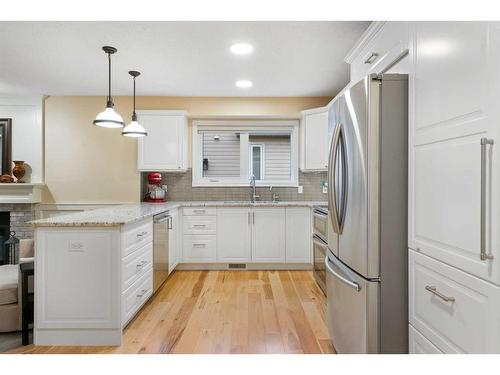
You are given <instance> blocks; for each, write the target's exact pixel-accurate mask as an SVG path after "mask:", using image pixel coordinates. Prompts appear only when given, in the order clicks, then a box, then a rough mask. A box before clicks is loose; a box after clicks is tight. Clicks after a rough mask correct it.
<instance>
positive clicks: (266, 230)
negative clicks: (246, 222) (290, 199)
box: [252, 207, 286, 263]
mask: <svg viewBox="0 0 500 375" xmlns="http://www.w3.org/2000/svg"><path fill="white" fill-rule="evenodd" d="M285 236H286V225H285V209H284V208H277V207H270V208H264V207H258V208H254V209H253V212H252V260H253V261H254V262H280V263H281V262H284V261H285Z"/></svg>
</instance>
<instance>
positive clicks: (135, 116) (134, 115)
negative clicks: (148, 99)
mask: <svg viewBox="0 0 500 375" xmlns="http://www.w3.org/2000/svg"><path fill="white" fill-rule="evenodd" d="M132 121H137V114H136V113H135V76H134V112H132Z"/></svg>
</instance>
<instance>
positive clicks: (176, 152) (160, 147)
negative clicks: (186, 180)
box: [137, 111, 187, 171]
mask: <svg viewBox="0 0 500 375" xmlns="http://www.w3.org/2000/svg"><path fill="white" fill-rule="evenodd" d="M178 112H179V111H174V114H170V113H169V111H139V112H138V121H139V122H140V123H141V124H142V126H144V128H145V129H146V131H147V132H148V135H147V137H142V138H139V139H138V147H137V165H138V169H139V170H141V171H183V170H186V159H187V144H186V143H187V136H186V132H187V120H186V116H185V115H184V114H175V113H178Z"/></svg>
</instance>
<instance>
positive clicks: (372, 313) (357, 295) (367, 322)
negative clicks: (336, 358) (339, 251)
mask: <svg viewBox="0 0 500 375" xmlns="http://www.w3.org/2000/svg"><path fill="white" fill-rule="evenodd" d="M325 268H326V295H327V320H328V330H329V333H330V338H331V339H332V342H333V346H334V347H335V350H336V351H337V353H378V352H379V332H378V331H379V314H378V305H379V294H380V293H379V288H380V285H379V282H377V281H368V280H366V279H364V278H362V277H360V276H359V275H357V274H356V273H354V272H353V271H351V270H350V269H349V268H347V267H346V266H345V265H344V264H342V263H341V262H340V261H339V260H338V258H337V257H335V255H333V253H332V252H331V251H328V253H327V257H326V258H325Z"/></svg>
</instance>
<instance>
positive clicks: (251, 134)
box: [193, 121, 298, 186]
mask: <svg viewBox="0 0 500 375" xmlns="http://www.w3.org/2000/svg"><path fill="white" fill-rule="evenodd" d="M297 129H298V121H194V122H193V186H248V184H249V182H250V179H251V178H252V175H254V176H255V180H256V184H257V185H258V186H270V185H273V186H297V185H298V181H297V174H298V168H297V159H298V156H297V150H298V141H297Z"/></svg>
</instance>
